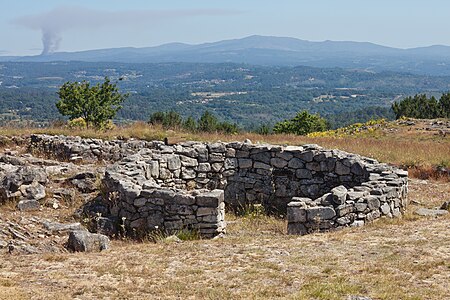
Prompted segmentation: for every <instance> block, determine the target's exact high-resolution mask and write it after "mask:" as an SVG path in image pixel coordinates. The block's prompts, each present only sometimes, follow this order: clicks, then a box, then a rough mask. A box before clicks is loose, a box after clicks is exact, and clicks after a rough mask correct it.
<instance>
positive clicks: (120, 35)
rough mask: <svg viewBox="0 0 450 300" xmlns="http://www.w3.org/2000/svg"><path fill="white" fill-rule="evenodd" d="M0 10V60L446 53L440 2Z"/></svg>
mask: <svg viewBox="0 0 450 300" xmlns="http://www.w3.org/2000/svg"><path fill="white" fill-rule="evenodd" d="M0 8H1V9H0V41H1V42H0V55H34V54H40V53H41V52H52V51H77V50H87V49H99V48H112V47H127V46H132V47H146V46H155V45H160V44H163V43H169V42H184V43H203V42H211V41H218V40H223V39H232V38H241V37H245V36H248V35H254V34H258V35H275V36H289V37H296V38H300V39H306V40H313V41H322V40H353V41H369V42H373V43H377V44H382V45H386V46H393V47H400V48H410V47H417V46H428V45H434V44H444V45H450V18H449V14H450V1H448V0H164V1H163V0H158V1H155V0H77V1H75V0H72V1H69V0H0ZM43 41H44V42H45V43H43ZM44 45H45V47H44Z"/></svg>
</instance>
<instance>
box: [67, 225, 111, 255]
mask: <svg viewBox="0 0 450 300" xmlns="http://www.w3.org/2000/svg"><path fill="white" fill-rule="evenodd" d="M67 248H68V249H69V250H71V251H74V252H99V251H103V250H107V249H109V238H108V237H107V236H106V235H102V234H97V233H90V232H88V231H80V230H78V231H71V232H70V234H69V240H68V243H67Z"/></svg>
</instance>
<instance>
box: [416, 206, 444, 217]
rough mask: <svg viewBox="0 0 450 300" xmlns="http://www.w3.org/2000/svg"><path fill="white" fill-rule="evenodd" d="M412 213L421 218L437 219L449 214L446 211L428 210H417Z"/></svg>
mask: <svg viewBox="0 0 450 300" xmlns="http://www.w3.org/2000/svg"><path fill="white" fill-rule="evenodd" d="M414 213H415V214H416V215H419V216H423V217H438V216H444V215H447V214H449V212H448V210H443V209H429V208H419V209H417V210H416V211H415V212H414Z"/></svg>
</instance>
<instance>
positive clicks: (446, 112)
mask: <svg viewBox="0 0 450 300" xmlns="http://www.w3.org/2000/svg"><path fill="white" fill-rule="evenodd" d="M439 106H440V109H441V114H442V117H444V118H450V93H446V94H443V95H442V96H441V98H440V99H439Z"/></svg>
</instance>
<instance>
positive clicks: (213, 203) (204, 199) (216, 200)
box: [195, 190, 224, 207]
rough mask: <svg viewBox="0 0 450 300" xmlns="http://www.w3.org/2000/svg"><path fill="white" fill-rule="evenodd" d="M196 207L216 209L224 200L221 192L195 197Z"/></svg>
mask: <svg viewBox="0 0 450 300" xmlns="http://www.w3.org/2000/svg"><path fill="white" fill-rule="evenodd" d="M195 199H196V203H197V205H198V206H207V207H218V206H219V204H220V203H222V202H223V200H224V191H223V190H213V191H210V192H206V193H202V194H200V195H197V196H196V197H195Z"/></svg>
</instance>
